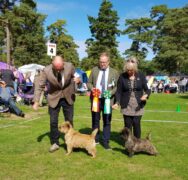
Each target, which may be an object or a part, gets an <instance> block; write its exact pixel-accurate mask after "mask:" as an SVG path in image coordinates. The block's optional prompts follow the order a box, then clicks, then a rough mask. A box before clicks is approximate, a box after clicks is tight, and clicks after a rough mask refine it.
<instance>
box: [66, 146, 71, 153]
mask: <svg viewBox="0 0 188 180" xmlns="http://www.w3.org/2000/svg"><path fill="white" fill-rule="evenodd" d="M71 152H72V146H67V153H66V155H69V154H70V153H71Z"/></svg>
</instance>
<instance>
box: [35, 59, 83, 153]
mask: <svg viewBox="0 0 188 180" xmlns="http://www.w3.org/2000/svg"><path fill="white" fill-rule="evenodd" d="M74 73H75V68H74V66H73V65H72V64H71V63H69V62H65V61H64V59H63V58H62V57H61V56H56V57H54V59H53V60H52V64H50V65H48V66H46V67H45V68H44V70H43V71H42V73H41V75H40V83H38V85H36V86H35V93H34V94H35V97H34V104H33V109H34V110H37V109H38V106H39V100H40V96H41V93H42V91H43V90H44V88H45V85H46V82H47V83H48V97H47V99H48V106H49V114H50V139H51V144H52V146H51V147H50V150H49V151H50V152H54V151H56V150H58V149H59V135H60V134H59V131H58V116H59V111H60V109H61V107H62V108H63V114H64V118H65V121H70V123H71V124H73V113H74V109H73V108H74V106H73V104H74V101H75V83H79V82H80V79H79V77H77V78H75V77H74Z"/></svg>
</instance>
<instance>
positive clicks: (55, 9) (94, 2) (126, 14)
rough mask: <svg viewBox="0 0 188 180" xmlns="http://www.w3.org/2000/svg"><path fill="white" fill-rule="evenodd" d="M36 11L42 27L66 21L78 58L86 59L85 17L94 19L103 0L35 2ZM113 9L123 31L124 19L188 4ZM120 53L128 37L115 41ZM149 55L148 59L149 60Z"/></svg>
mask: <svg viewBox="0 0 188 180" xmlns="http://www.w3.org/2000/svg"><path fill="white" fill-rule="evenodd" d="M36 2H37V9H38V11H39V12H41V13H43V14H46V15H47V18H46V21H45V27H46V26H48V25H50V24H52V23H54V22H56V21H57V20H58V19H65V20H66V21H67V26H66V27H65V28H66V29H67V31H68V34H70V35H71V36H73V38H74V41H75V43H76V44H77V45H78V46H79V48H78V49H77V50H78V53H79V56H80V58H83V57H85V56H87V54H86V52H85V40H86V39H88V38H90V37H91V33H90V29H89V22H88V19H87V16H88V15H89V16H93V17H97V15H98V11H99V7H100V4H101V2H102V0H53V1H52V0H37V1H36ZM111 2H112V4H113V9H114V10H116V11H117V12H118V16H119V18H120V20H119V28H120V29H121V30H123V29H125V25H124V24H125V19H127V18H129V19H131V18H140V17H147V16H149V14H150V10H151V7H153V6H155V5H161V4H166V5H167V6H168V7H169V8H178V7H183V6H185V5H186V4H188V1H187V0H111ZM117 40H118V42H119V47H118V49H119V51H120V52H121V53H123V52H124V51H125V50H126V49H127V48H129V47H130V45H131V40H130V39H129V38H128V37H127V36H125V35H124V36H121V37H119V38H118V39H117ZM152 57H153V54H152V53H151V52H150V53H149V54H148V57H147V59H151V58H152Z"/></svg>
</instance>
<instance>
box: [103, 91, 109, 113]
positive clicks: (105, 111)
mask: <svg viewBox="0 0 188 180" xmlns="http://www.w3.org/2000/svg"><path fill="white" fill-rule="evenodd" d="M103 97H104V99H105V100H104V114H110V113H111V107H110V97H111V93H110V91H104V93H103Z"/></svg>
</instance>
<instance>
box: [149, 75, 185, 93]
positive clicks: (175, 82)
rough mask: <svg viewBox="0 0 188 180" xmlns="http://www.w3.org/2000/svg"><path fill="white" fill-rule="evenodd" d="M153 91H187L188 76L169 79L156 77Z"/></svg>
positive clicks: (152, 87)
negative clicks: (157, 78) (158, 79)
mask: <svg viewBox="0 0 188 180" xmlns="http://www.w3.org/2000/svg"><path fill="white" fill-rule="evenodd" d="M151 91H152V92H153V93H163V92H164V93H185V92H187V91H188V78H186V77H181V78H171V79H169V81H165V80H160V81H157V80H156V79H154V80H153V83H152V84H151Z"/></svg>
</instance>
